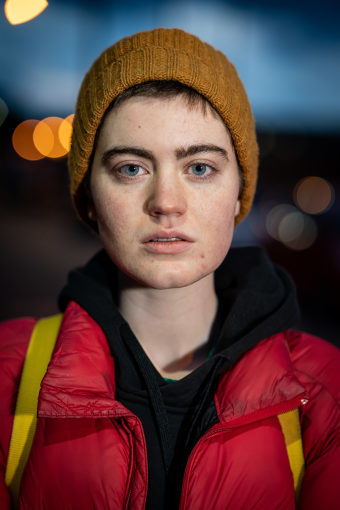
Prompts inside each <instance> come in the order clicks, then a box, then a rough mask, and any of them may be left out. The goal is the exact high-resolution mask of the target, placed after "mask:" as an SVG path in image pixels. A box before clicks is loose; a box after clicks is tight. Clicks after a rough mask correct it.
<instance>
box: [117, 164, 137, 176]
mask: <svg viewBox="0 0 340 510" xmlns="http://www.w3.org/2000/svg"><path fill="white" fill-rule="evenodd" d="M120 171H121V172H122V173H124V174H125V175H127V176H128V177H134V176H135V175H138V173H139V171H140V166H139V165H124V166H123V167H122V168H121V169H120Z"/></svg>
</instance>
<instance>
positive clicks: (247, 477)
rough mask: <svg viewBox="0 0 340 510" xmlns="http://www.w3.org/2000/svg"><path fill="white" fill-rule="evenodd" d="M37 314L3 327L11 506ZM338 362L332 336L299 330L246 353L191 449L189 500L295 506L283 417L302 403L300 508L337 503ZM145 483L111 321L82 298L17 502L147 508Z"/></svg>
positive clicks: (260, 507) (259, 508)
mask: <svg viewBox="0 0 340 510" xmlns="http://www.w3.org/2000/svg"><path fill="white" fill-rule="evenodd" d="M34 323H35V321H34V320H33V319H19V320H14V321H7V322H5V323H3V324H1V325H0V363H1V366H2V367H3V374H2V376H1V387H0V392H1V396H0V406H1V422H0V441H1V443H0V444H1V459H0V462H1V472H2V476H1V486H0V505H1V509H3V510H6V509H8V508H10V503H9V495H8V491H7V489H6V487H5V484H4V476H3V473H4V470H5V466H6V460H7V453H8V447H9V441H10V435H11V428H12V422H13V410H14V408H15V398H16V392H17V389H18V384H19V380H20V373H21V369H22V365H23V360H24V357H25V352H26V348H27V344H28V340H29V338H30V334H31V331H32V329H33V326H34ZM286 342H288V344H289V350H290V354H289V352H288V350H287V347H286ZM339 366H340V354H339V351H338V350H337V349H336V348H335V347H334V346H332V345H330V344H328V343H326V342H324V341H322V340H320V339H318V338H315V337H313V336H311V335H308V334H305V333H301V332H285V333H280V334H276V335H274V336H272V337H270V338H267V339H264V340H263V341H261V342H260V343H259V344H258V345H257V346H256V347H254V348H253V349H251V350H250V351H249V352H247V353H246V354H245V355H243V357H242V358H241V360H240V361H239V362H238V363H237V364H236V365H235V366H234V367H233V368H232V369H231V370H229V371H227V372H226V373H225V374H224V375H223V377H222V378H221V380H220V383H219V386H218V389H217V391H216V395H215V403H216V409H217V413H218V417H219V420H220V423H219V424H217V425H214V426H213V427H212V428H211V429H210V430H208V432H206V433H205V434H204V436H203V437H201V439H200V440H199V442H198V443H197V444H196V446H195V448H194V449H193V451H192V453H191V455H190V458H189V460H188V463H187V466H186V471H185V475H184V480H183V486H182V495H181V502H180V509H186V510H226V509H230V510H243V509H244V510H255V509H256V510H274V509H282V510H283V509H285V510H288V509H293V508H295V502H294V488H293V478H292V474H291V471H290V467H289V462H288V457H287V451H286V447H285V443H284V437H283V434H282V431H281V428H280V425H279V422H278V418H277V414H279V413H282V412H284V411H287V410H290V409H292V408H295V407H300V416H301V427H302V435H303V447H304V455H305V462H306V471H305V475H304V479H303V484H302V490H301V495H300V500H299V505H298V508H301V509H304V510H307V509H308V510H320V509H322V510H332V509H334V510H336V509H339V508H340V489H339V487H340V483H339V482H340V441H339V438H340V409H339V401H340V370H339ZM147 485H148V473H147V454H146V445H145V438H144V433H143V429H142V426H141V423H140V420H139V419H138V418H137V417H136V416H134V415H133V414H132V413H131V412H130V411H129V410H128V409H126V408H125V407H124V406H123V405H122V404H121V403H120V402H118V401H117V400H115V369H114V361H113V358H112V356H111V354H110V351H109V347H108V344H107V341H106V338H105V336H104V334H103V332H102V330H101V329H100V327H99V326H98V324H97V323H96V322H95V321H94V320H93V319H91V317H90V316H89V315H88V314H87V312H86V311H85V310H83V309H82V308H81V307H80V306H79V305H77V304H76V303H74V302H72V303H70V304H69V305H68V307H67V310H66V312H65V314H64V319H63V324H62V327H61V331H60V334H59V338H58V340H57V344H56V348H55V351H54V354H53V356H52V360H51V363H50V365H49V368H48V371H47V374H46V376H45V378H44V380H43V383H42V389H41V392H40V397H39V408H38V423H37V430H36V435H35V439H34V442H33V446H32V450H31V454H30V457H29V460H28V463H27V465H26V469H25V471H24V474H23V478H22V484H21V492H20V498H19V508H20V509H25V510H28V509H30V510H38V509H48V510H61V509H62V510H67V509H70V510H71V509H72V510H77V509H81V510H88V509H96V510H106V509H111V510H118V509H131V510H142V509H143V508H144V507H145V501H146V494H147ZM157 510H158V509H157Z"/></svg>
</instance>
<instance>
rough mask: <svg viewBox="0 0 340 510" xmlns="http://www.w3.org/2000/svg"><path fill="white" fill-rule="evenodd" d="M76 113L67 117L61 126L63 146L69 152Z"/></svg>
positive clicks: (60, 137) (60, 134)
mask: <svg viewBox="0 0 340 510" xmlns="http://www.w3.org/2000/svg"><path fill="white" fill-rule="evenodd" d="M73 117H74V113H72V114H71V115H69V116H68V117H66V119H64V120H63V121H62V122H61V123H60V126H59V130H58V135H59V140H60V143H61V145H62V146H63V147H64V148H65V149H66V151H67V152H69V151H70V148H71V137H72V122H73Z"/></svg>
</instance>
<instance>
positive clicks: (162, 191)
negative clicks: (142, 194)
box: [146, 172, 187, 219]
mask: <svg viewBox="0 0 340 510" xmlns="http://www.w3.org/2000/svg"><path fill="white" fill-rule="evenodd" d="M146 208H147V212H148V214H149V215H150V216H153V217H156V218H159V219H162V218H169V217H172V216H173V217H177V216H182V215H183V214H184V213H185V211H186V209H187V201H186V195H185V189H184V183H182V182H181V180H180V176H179V175H177V174H176V173H175V172H173V173H171V172H168V173H167V174H165V172H164V173H163V174H160V175H155V176H154V179H153V182H152V185H151V190H150V194H149V197H148V199H147V202H146Z"/></svg>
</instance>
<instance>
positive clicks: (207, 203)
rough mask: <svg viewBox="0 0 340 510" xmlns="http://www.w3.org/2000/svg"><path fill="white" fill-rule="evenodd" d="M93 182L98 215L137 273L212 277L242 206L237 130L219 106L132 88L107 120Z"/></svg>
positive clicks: (176, 279)
mask: <svg viewBox="0 0 340 510" xmlns="http://www.w3.org/2000/svg"><path fill="white" fill-rule="evenodd" d="M91 192H92V199H93V205H91V206H89V217H90V218H91V219H93V220H95V221H97V224H98V231H99V237H100V239H101V241H102V244H103V246H104V248H105V250H106V252H107V253H108V255H109V257H110V258H111V259H112V261H113V262H114V263H115V264H116V265H117V266H118V267H119V268H120V269H121V270H122V271H123V272H124V273H125V274H127V275H128V276H129V277H130V278H132V279H134V280H135V281H137V282H139V284H141V285H142V286H146V287H151V288H155V289H169V288H178V287H184V286H187V285H190V284H192V283H194V282H197V281H198V280H201V279H202V278H212V277H213V272H214V271H215V269H216V268H217V267H218V266H219V265H220V264H221V262H222V261H223V259H224V257H225V256H226V254H227V252H228V250H229V247H230V243H231V240H232V236H233V231H234V219H235V216H236V215H237V214H238V212H239V201H238V193H239V175H238V168H237V161H236V157H235V153H234V149H233V146H232V143H231V140H230V135H229V133H228V131H227V130H226V128H225V126H224V124H223V122H222V120H221V119H220V118H219V116H218V115H217V114H216V115H215V114H214V113H213V112H212V111H211V110H210V109H209V108H207V109H206V112H203V109H202V108H201V106H200V105H197V107H188V105H187V104H186V102H185V100H184V99H183V98H182V97H181V96H178V97H176V98H172V99H155V98H147V97H134V98H130V99H128V100H126V101H125V102H123V103H122V104H121V105H119V106H118V107H117V108H115V109H113V110H112V111H110V112H109V113H108V114H107V116H106V118H105V121H104V123H103V125H102V128H101V131H100V134H99V137H98V142H97V145H96V148H95V154H94V160H93V166H92V173H91Z"/></svg>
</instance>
